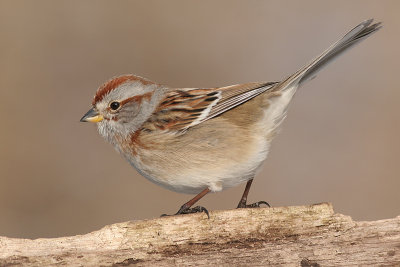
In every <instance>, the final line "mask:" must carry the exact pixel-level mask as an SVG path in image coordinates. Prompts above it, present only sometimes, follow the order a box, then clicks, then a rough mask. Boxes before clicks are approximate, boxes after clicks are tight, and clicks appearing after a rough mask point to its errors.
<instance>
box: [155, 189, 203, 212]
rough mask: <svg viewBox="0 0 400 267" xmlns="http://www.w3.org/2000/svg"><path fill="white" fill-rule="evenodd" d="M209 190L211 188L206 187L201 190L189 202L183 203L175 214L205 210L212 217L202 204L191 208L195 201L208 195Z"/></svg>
mask: <svg viewBox="0 0 400 267" xmlns="http://www.w3.org/2000/svg"><path fill="white" fill-rule="evenodd" d="M209 192H210V189H208V188H206V189H204V190H203V191H201V192H200V193H199V194H197V195H196V196H195V197H194V198H192V199H191V200H189V201H188V202H186V203H185V204H183V205H182V207H181V208H180V209H179V210H178V212H177V213H175V215H179V214H189V213H196V212H203V211H204V213H205V214H207V217H208V218H209V219H210V214H208V210H207V209H206V208H204V207H201V206H196V207H194V208H191V206H193V204H194V203H196V202H197V201H199V200H200V199H201V198H202V197H204V196H205V195H207V193H209ZM161 216H167V215H166V214H163V215H161Z"/></svg>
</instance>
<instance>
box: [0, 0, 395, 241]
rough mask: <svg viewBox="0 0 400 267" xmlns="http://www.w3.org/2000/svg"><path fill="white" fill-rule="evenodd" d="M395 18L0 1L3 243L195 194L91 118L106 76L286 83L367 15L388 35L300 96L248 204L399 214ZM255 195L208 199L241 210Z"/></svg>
mask: <svg viewBox="0 0 400 267" xmlns="http://www.w3.org/2000/svg"><path fill="white" fill-rule="evenodd" d="M399 12H400V2H399V1H396V0H393V1H381V0H379V1H365V0H362V1H361V0H360V1H347V0H344V1H318V0H315V1H282V0H277V1H253V0H247V1H232V0H225V1H211V0H208V1H187V0H180V1H163V0H159V1H149V0H146V1H78V0H76V1H51V0H49V1H15V0H10V1H4V0H2V1H0V112H1V114H2V120H1V131H0V134H1V136H0V137H1V138H0V235H6V236H10V237H29V238H35V237H56V236H64V235H75V234H81V233H86V232H89V231H92V230H95V229H99V228H100V227H102V226H104V225H106V224H111V223H115V222H122V221H127V220H133V219H143V218H154V217H158V216H159V215H160V214H162V213H174V212H176V211H177V210H178V208H179V207H180V205H182V204H183V203H184V202H185V201H187V200H188V199H189V198H191V197H192V196H190V195H182V194H178V193H174V192H169V191H167V190H165V189H163V188H160V187H158V186H156V185H153V184H152V183H150V182H148V181H147V180H145V179H144V178H142V177H141V176H139V175H138V174H137V173H136V171H135V170H134V169H133V168H131V167H130V165H129V164H128V163H127V162H125V161H124V160H123V159H122V157H121V156H119V155H118V154H117V153H116V152H115V151H114V149H113V148H112V147H111V145H109V144H107V143H106V142H105V141H104V140H103V139H102V138H101V137H100V136H99V135H98V134H97V131H96V129H95V126H94V125H92V124H83V123H80V122H79V119H80V118H81V116H82V115H83V114H84V113H85V112H86V111H87V110H88V108H89V107H90V103H91V100H92V97H93V95H94V93H95V90H96V88H97V87H98V86H99V85H100V84H102V83H103V82H104V81H105V80H107V79H109V78H110V77H112V76H114V75H118V74H126V73H135V74H138V75H141V76H144V77H147V78H150V79H152V80H155V81H157V82H160V83H164V84H168V85H171V86H177V87H183V86H188V87H214V86H223V85H229V84H235V83H244V82H250V81H271V80H273V81H275V80H279V79H282V78H284V77H285V76H286V75H289V74H291V73H292V72H294V71H296V70H297V69H298V68H299V67H301V66H302V65H304V64H306V63H307V62H308V61H309V60H311V59H312V58H313V57H315V56H317V55H318V54H319V53H320V52H322V51H323V50H324V49H325V48H327V47H328V46H329V45H330V44H331V43H332V42H334V41H336V40H337V39H338V38H340V37H341V36H342V35H343V34H344V33H346V31H347V30H349V29H350V28H352V27H353V26H355V25H356V24H358V23H359V22H361V21H363V20H364V19H368V18H371V17H373V18H375V19H377V20H379V21H383V22H384V28H383V29H382V30H381V31H379V32H378V33H376V34H374V35H373V36H372V37H371V38H369V39H368V40H366V41H365V42H363V43H362V44H360V45H358V46H357V47H356V48H355V49H353V50H351V51H350V52H348V53H346V54H345V56H343V57H341V58H340V59H339V60H337V61H336V62H334V64H332V65H330V66H329V67H328V68H326V69H325V70H324V71H323V72H322V73H320V74H319V76H318V77H317V78H316V79H314V80H313V81H311V82H309V83H308V84H307V85H306V86H305V87H303V88H302V90H301V91H300V92H299V93H298V94H297V96H296V97H295V99H294V102H293V104H292V105H291V107H290V111H289V116H288V118H287V120H286V121H285V123H284V125H283V130H282V132H281V134H280V135H279V136H278V137H277V138H276V139H275V142H274V143H273V146H272V150H271V153H270V156H269V159H268V160H267V162H266V163H265V165H264V168H263V172H262V173H261V174H260V175H259V176H258V177H257V178H256V179H255V184H254V186H253V188H252V190H251V192H250V201H257V200H267V201H268V202H270V203H271V204H272V205H273V206H281V205H285V206H286V205H303V204H312V203H318V202H324V201H330V202H332V203H333V205H334V207H335V210H336V211H337V212H340V213H344V214H347V215H350V216H352V217H353V218H355V219H357V220H375V219H382V218H389V217H394V216H397V215H399V214H400V205H399V204H400V194H399V188H400V164H399V154H400V139H399V136H400V112H399V105H398V103H399V101H400V82H399V79H398V77H399V69H400V63H399V58H400V57H399V56H400V52H399V51H400V50H399V46H400V16H399ZM243 188H244V185H242V186H240V187H237V188H232V189H230V190H227V191H224V192H222V193H218V194H212V195H208V196H207V197H205V198H204V200H202V201H201V202H200V204H201V205H204V206H206V207H207V208H208V209H210V210H215V209H231V208H233V207H235V206H236V205H237V202H238V201H239V198H240V196H241V194H242V191H243Z"/></svg>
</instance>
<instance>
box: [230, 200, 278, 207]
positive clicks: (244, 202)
mask: <svg viewBox="0 0 400 267" xmlns="http://www.w3.org/2000/svg"><path fill="white" fill-rule="evenodd" d="M262 204H264V205H266V206H267V207H268V208H270V207H271V206H270V205H269V204H268V202H266V201H258V202H255V203H253V204H246V201H240V202H239V204H238V206H237V209H243V208H259V207H260V205H262Z"/></svg>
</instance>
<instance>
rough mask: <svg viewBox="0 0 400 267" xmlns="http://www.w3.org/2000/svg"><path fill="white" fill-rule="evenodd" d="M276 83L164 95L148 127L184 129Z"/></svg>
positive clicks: (241, 102)
mask: <svg viewBox="0 0 400 267" xmlns="http://www.w3.org/2000/svg"><path fill="white" fill-rule="evenodd" d="M275 84H276V83H275V82H270V83H247V84H239V85H231V86H227V87H221V88H211V89H192V88H185V89H176V90H173V91H171V92H169V93H168V94H167V95H166V97H165V98H164V99H163V101H161V103H160V105H159V107H158V108H157V110H156V111H155V112H154V113H153V115H152V116H151V118H150V119H149V121H148V122H149V123H150V124H151V126H152V127H151V128H158V129H161V130H167V129H168V130H175V131H181V130H186V129H188V128H189V127H192V126H195V125H197V124H199V123H201V122H204V121H206V120H208V119H211V118H213V117H215V116H218V115H219V114H221V113H223V112H226V111H228V110H230V109H232V108H234V107H236V106H238V105H240V104H243V103H244V102H246V101H249V100H250V99H252V98H254V97H256V96H258V95H260V94H262V93H264V92H266V91H268V90H269V89H271V88H272V87H274V85H275ZM149 123H148V124H147V127H149Z"/></svg>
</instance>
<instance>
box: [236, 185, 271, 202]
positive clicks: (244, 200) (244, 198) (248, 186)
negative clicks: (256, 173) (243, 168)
mask: <svg viewBox="0 0 400 267" xmlns="http://www.w3.org/2000/svg"><path fill="white" fill-rule="evenodd" d="M253 179H254V178H253ZM253 179H250V180H248V181H247V184H246V188H245V189H244V192H243V195H242V198H241V199H240V201H239V204H238V206H237V208H238V209H240V208H259V207H260V205H261V204H265V205H267V206H268V207H270V205H269V204H268V203H267V202H265V201H258V202H256V203H253V204H248V205H247V204H246V202H247V195H248V194H249V191H250V187H251V183H252V182H253Z"/></svg>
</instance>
